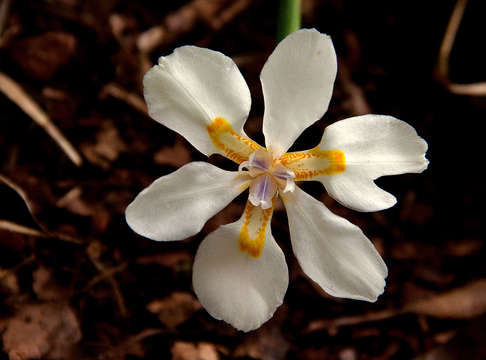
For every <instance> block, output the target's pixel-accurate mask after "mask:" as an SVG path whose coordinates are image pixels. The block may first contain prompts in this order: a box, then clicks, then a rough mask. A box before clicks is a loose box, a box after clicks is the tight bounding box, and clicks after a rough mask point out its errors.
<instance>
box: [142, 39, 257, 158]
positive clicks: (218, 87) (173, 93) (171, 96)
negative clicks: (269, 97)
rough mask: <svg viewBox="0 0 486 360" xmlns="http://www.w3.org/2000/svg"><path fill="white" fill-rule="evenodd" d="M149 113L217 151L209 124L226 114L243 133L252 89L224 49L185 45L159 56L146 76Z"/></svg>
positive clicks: (201, 148)
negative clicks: (215, 49) (211, 138)
mask: <svg viewBox="0 0 486 360" xmlns="http://www.w3.org/2000/svg"><path fill="white" fill-rule="evenodd" d="M143 85H144V96H145V101H146V102H147V105H148V111H149V114H150V116H151V117H152V118H153V119H155V120H157V121H158V122H160V123H161V124H164V125H165V126H167V127H168V128H170V129H172V130H174V131H177V132H178V133H179V134H181V135H182V136H184V137H185V138H186V139H187V140H188V141H189V142H190V143H191V144H192V145H193V146H194V147H196V148H197V149H198V150H199V151H201V152H202V153H203V154H206V155H208V156H209V155H210V154H213V153H216V152H218V153H219V152H220V151H218V149H216V148H215V147H214V145H213V143H212V142H211V140H210V138H209V136H208V133H207V130H206V126H207V125H208V124H210V123H211V122H212V121H213V120H214V119H215V118H217V117H220V118H224V119H225V120H226V121H227V122H228V123H229V124H230V125H231V126H232V128H233V129H234V130H235V131H236V132H237V133H238V134H242V129H243V124H244V123H245V121H246V118H247V117H248V112H249V111H250V105H251V98H250V91H249V90H248V86H247V85H246V82H245V80H244V79H243V76H242V75H241V73H240V71H239V70H238V67H237V66H236V65H235V63H234V62H233V60H231V59H230V58H229V57H227V56H225V55H223V54H222V53H220V52H217V51H212V50H208V49H203V48H199V47H196V46H183V47H180V48H177V49H175V50H174V52H173V53H172V54H171V55H169V56H165V57H161V58H160V59H159V65H155V66H154V67H152V69H150V70H149V71H148V72H147V73H146V74H145V77H144V79H143Z"/></svg>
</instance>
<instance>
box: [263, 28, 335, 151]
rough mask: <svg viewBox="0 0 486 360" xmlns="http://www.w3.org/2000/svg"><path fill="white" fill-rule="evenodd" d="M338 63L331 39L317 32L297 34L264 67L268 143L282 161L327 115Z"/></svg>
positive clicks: (265, 117) (265, 121)
mask: <svg viewBox="0 0 486 360" xmlns="http://www.w3.org/2000/svg"><path fill="white" fill-rule="evenodd" d="M336 72H337V60H336V53H335V51H334V47H333V45H332V41H331V38H330V37H329V36H328V35H325V34H321V33H319V32H318V31H317V30H315V29H303V30H298V31H295V32H294V33H292V34H290V35H289V36H287V37H286V38H285V39H284V40H282V41H281V42H280V43H279V44H278V46H277V47H276V48H275V50H274V51H273V53H272V55H270V57H269V58H268V60H267V62H266V63H265V65H264V67H263V70H262V73H261V75H260V80H261V82H262V87H263V95H264V100H265V114H264V117H263V134H264V135H265V143H266V146H267V148H270V149H271V150H272V151H273V152H274V154H275V155H276V157H277V158H278V157H280V155H282V154H283V153H285V152H286V151H287V150H288V149H289V147H290V146H291V145H292V144H293V143H294V141H295V139H297V137H299V135H300V134H301V133H302V131H304V130H305V129H306V128H307V127H308V126H310V125H311V124H313V123H314V122H315V121H317V120H319V119H320V118H321V117H322V115H324V113H325V112H326V110H327V108H328V106H329V101H330V100H331V96H332V89H333V86H334V79H335V78H336Z"/></svg>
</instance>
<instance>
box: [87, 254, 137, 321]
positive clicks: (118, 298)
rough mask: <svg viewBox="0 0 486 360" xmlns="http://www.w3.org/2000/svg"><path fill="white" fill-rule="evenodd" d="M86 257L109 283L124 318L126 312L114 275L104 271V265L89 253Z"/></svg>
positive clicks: (106, 270) (108, 270)
mask: <svg viewBox="0 0 486 360" xmlns="http://www.w3.org/2000/svg"><path fill="white" fill-rule="evenodd" d="M88 257H89V259H90V260H91V262H92V263H93V265H94V266H95V268H96V269H97V270H98V271H99V272H100V273H101V276H102V277H103V278H104V279H106V280H107V281H108V282H109V283H110V285H111V287H112V288H113V292H114V293H115V299H116V302H117V304H118V308H119V310H120V314H121V315H122V317H126V316H127V314H128V312H127V308H126V306H125V300H123V295H122V293H121V291H120V287H119V286H118V282H117V281H116V280H115V278H114V277H113V274H114V273H110V269H106V267H105V265H103V263H102V262H101V261H99V260H98V259H96V258H95V257H94V256H92V255H91V254H90V253H89V251H88ZM88 285H89V284H88Z"/></svg>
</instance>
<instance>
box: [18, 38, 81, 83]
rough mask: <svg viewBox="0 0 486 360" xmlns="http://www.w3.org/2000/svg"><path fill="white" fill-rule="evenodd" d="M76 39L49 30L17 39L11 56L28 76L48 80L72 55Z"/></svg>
mask: <svg viewBox="0 0 486 360" xmlns="http://www.w3.org/2000/svg"><path fill="white" fill-rule="evenodd" d="M76 47H77V39H76V37H75V36H73V35H72V34H69V33H66V32H63V31H49V32H46V33H44V34H41V35H37V36H32V37H27V38H24V39H20V40H17V41H16V42H15V43H14V45H13V47H12V51H11V54H12V58H13V59H14V60H15V62H16V63H17V64H18V65H19V66H20V67H21V68H22V69H23V70H24V71H25V72H26V73H27V74H29V75H30V76H32V77H34V78H36V79H39V80H49V79H50V78H52V77H53V76H54V74H55V73H56V72H57V71H58V70H59V69H60V68H61V67H62V66H64V65H66V64H67V63H68V62H69V60H70V59H71V58H72V57H73V55H74V53H75V51H76Z"/></svg>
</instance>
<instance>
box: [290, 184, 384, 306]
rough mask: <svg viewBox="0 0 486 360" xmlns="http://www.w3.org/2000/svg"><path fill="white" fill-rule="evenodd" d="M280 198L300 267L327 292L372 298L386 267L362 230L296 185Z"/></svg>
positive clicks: (377, 292) (379, 290)
mask: <svg viewBox="0 0 486 360" xmlns="http://www.w3.org/2000/svg"><path fill="white" fill-rule="evenodd" d="M282 198H283V200H284V204H285V208H286V209H287V215H288V219H289V227H290V238H291V241H292V248H293V250H294V253H295V256H296V257H297V260H298V261H299V264H300V266H301V267H302V270H303V271H304V272H305V273H306V274H307V275H308V276H309V277H310V278H311V279H312V280H314V281H315V282H316V283H317V284H318V285H319V286H320V287H322V288H323V289H324V290H325V291H326V292H327V293H329V294H330V295H333V296H337V297H344V298H350V299H358V300H366V301H376V298H377V297H378V296H379V295H380V294H382V293H383V290H384V287H385V278H386V276H387V274H388V270H387V268H386V265H385V263H384V262H383V260H382V259H381V257H380V255H379V254H378V252H377V251H376V249H375V248H374V246H373V244H372V243H371V242H370V241H369V240H368V239H367V238H366V236H365V235H364V234H363V232H362V231H361V230H360V229H359V228H358V227H357V226H355V225H353V224H351V223H350V222H349V221H347V220H346V219H343V218H341V217H339V216H337V215H335V214H333V213H332V212H331V211H329V209H327V208H326V207H325V206H324V204H323V203H321V202H320V201H318V200H316V199H314V198H313V197H312V196H310V195H308V194H306V193H305V192H304V191H303V190H301V189H300V188H298V187H296V188H295V191H294V192H293V193H288V194H285V196H282Z"/></svg>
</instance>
